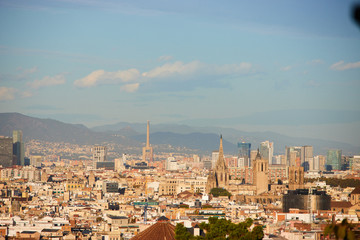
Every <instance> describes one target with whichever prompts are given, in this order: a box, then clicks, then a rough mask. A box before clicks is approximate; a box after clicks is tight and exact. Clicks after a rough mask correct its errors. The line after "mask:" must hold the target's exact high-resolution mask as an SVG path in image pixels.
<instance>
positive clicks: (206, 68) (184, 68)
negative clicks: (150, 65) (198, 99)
mask: <svg viewBox="0 0 360 240" xmlns="http://www.w3.org/2000/svg"><path fill="white" fill-rule="evenodd" d="M251 69H252V65H251V63H246V62H243V63H240V64H225V65H212V64H206V63H201V62H199V61H192V62H189V63H183V62H180V61H177V62H174V63H166V64H164V65H162V66H160V67H157V68H154V69H152V70H150V71H149V72H144V73H143V74H142V75H143V77H146V78H165V77H166V78H169V77H172V76H176V75H181V76H186V75H229V74H244V73H249V72H250V71H251Z"/></svg>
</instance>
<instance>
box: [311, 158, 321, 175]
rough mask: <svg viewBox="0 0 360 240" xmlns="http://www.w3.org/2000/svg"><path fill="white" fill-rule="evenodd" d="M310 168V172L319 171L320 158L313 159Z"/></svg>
mask: <svg viewBox="0 0 360 240" xmlns="http://www.w3.org/2000/svg"><path fill="white" fill-rule="evenodd" d="M312 167H313V169H312V170H314V171H319V170H320V157H319V156H315V157H313V161H312Z"/></svg>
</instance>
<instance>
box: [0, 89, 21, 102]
mask: <svg viewBox="0 0 360 240" xmlns="http://www.w3.org/2000/svg"><path fill="white" fill-rule="evenodd" d="M16 91H17V90H16V89H15V88H8V87H0V101H2V100H13V99H14V98H15V93H16Z"/></svg>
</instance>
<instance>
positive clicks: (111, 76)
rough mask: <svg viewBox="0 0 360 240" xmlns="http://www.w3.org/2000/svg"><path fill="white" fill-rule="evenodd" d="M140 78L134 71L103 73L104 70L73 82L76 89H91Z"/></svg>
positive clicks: (137, 72) (135, 70)
mask: <svg viewBox="0 0 360 240" xmlns="http://www.w3.org/2000/svg"><path fill="white" fill-rule="evenodd" d="M139 77H140V72H139V71H138V70H137V69H135V68H132V69H128V70H124V71H117V72H105V71H104V70H96V71H94V72H92V73H90V74H89V75H87V76H86V77H84V78H81V79H78V80H76V81H75V82H74V85H75V86H78V87H92V86H96V85H98V84H116V83H124V82H131V81H134V80H137V79H138V78H139Z"/></svg>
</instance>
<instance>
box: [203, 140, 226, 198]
mask: <svg viewBox="0 0 360 240" xmlns="http://www.w3.org/2000/svg"><path fill="white" fill-rule="evenodd" d="M228 186H229V170H228V168H227V166H226V163H225V158H224V150H223V142H222V136H220V146H219V157H218V160H217V161H216V165H215V168H214V170H213V171H212V172H210V174H209V176H208V180H207V192H210V190H211V189H212V188H225V189H226V188H227V187H228Z"/></svg>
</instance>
